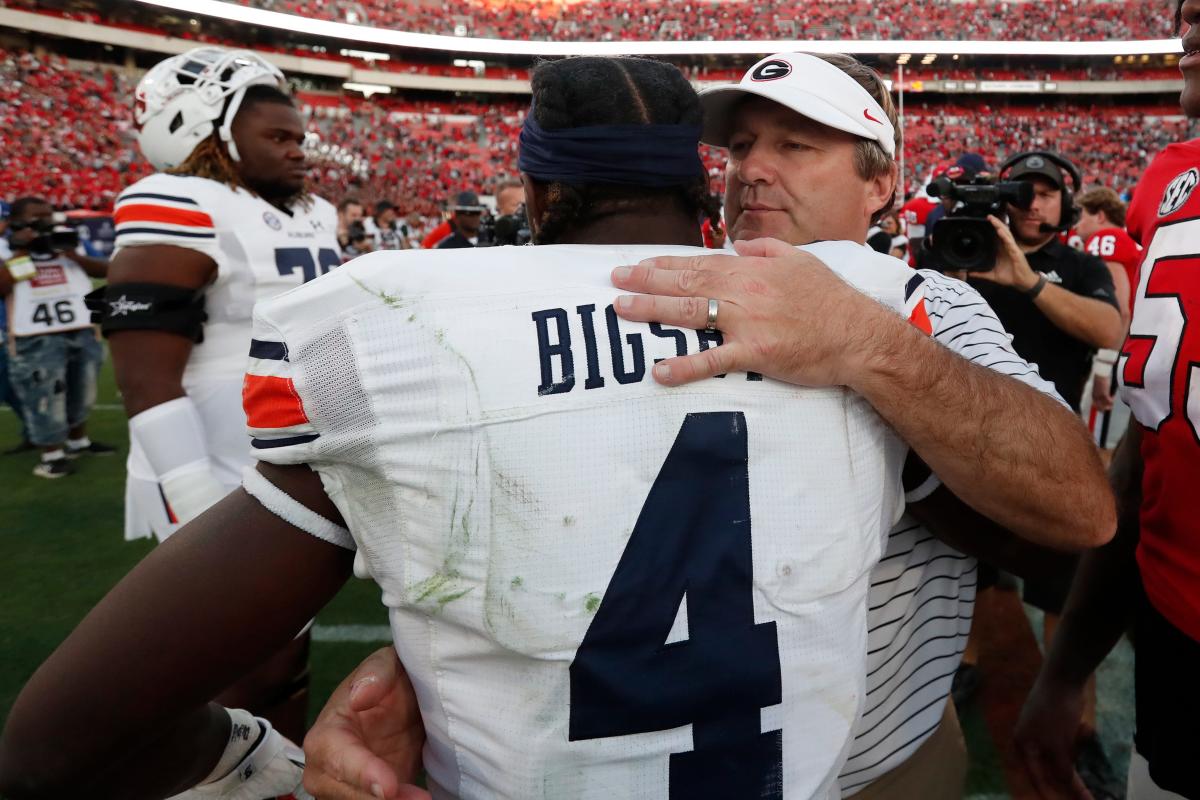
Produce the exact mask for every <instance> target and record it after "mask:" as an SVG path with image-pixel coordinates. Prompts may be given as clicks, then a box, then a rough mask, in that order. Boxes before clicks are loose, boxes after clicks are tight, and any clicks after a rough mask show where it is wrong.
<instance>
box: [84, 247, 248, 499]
mask: <svg viewBox="0 0 1200 800" xmlns="http://www.w3.org/2000/svg"><path fill="white" fill-rule="evenodd" d="M216 272H217V265H216V262H215V261H213V259H212V257H211V256H210V255H208V254H206V253H204V252H201V251H198V250H192V249H188V248H184V247H177V246H173V245H158V244H147V245H139V246H136V247H125V248H122V249H121V250H120V251H119V252H118V253H117V255H116V257H115V258H114V259H113V261H112V264H111V266H110V268H109V279H108V285H107V286H105V287H104V288H103V289H99V290H97V291H96V292H93V293H92V295H90V296H89V301H90V304H91V305H92V306H93V308H98V309H99V310H100V325H101V329H102V330H103V331H104V334H105V336H106V337H107V338H108V342H109V348H110V350H111V351H112V356H113V365H114V370H115V372H116V378H117V386H118V387H119V388H120V390H121V399H122V401H123V402H124V404H125V413H126V414H127V415H128V416H129V432H130V437H131V438H133V439H134V440H135V441H136V442H137V443H138V445H139V447H140V448H141V450H142V452H143V453H144V454H145V455H146V458H147V460H148V461H149V463H150V466H151V467H152V468H153V470H154V473H155V477H156V478H157V479H158V481H159V483H160V485H161V486H162V490H163V494H164V496H165V497H166V500H167V503H168V504H169V506H170V509H171V513H172V514H173V515H174V517H175V519H176V520H178V521H179V522H180V523H186V522H188V521H189V520H191V519H194V518H195V517H196V516H197V515H198V514H200V512H202V511H204V509H206V508H208V507H209V506H210V505H212V504H213V503H215V502H216V501H217V500H219V499H221V498H222V497H224V495H225V493H226V488H225V487H224V486H223V485H222V484H221V483H220V481H218V480H217V478H216V477H215V476H214V475H213V473H212V466H211V464H210V463H209V459H208V444H207V438H206V435H205V431H204V425H203V422H202V420H201V418H200V413H199V411H198V410H197V409H196V407H195V405H194V404H193V403H192V401H191V399H190V398H189V397H188V396H187V393H186V392H185V391H184V389H183V372H184V368H185V367H186V366H187V362H188V357H189V356H190V354H191V352H192V345H193V344H194V343H195V342H197V341H200V340H201V338H202V337H203V323H204V319H205V316H204V305H203V295H202V294H201V289H203V287H204V286H206V285H207V284H208V283H209V282H210V281H211V280H213V278H214V276H215V275H216Z"/></svg>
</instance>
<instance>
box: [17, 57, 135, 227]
mask: <svg viewBox="0 0 1200 800" xmlns="http://www.w3.org/2000/svg"><path fill="white" fill-rule="evenodd" d="M133 87H134V83H133V82H132V81H129V80H127V79H125V78H124V77H123V76H122V75H121V74H120V73H117V72H112V71H108V70H103V69H100V68H98V67H81V68H78V69H76V68H72V67H71V66H69V65H68V63H67V60H66V59H64V58H61V57H57V56H42V57H38V56H35V55H34V54H33V53H30V52H28V51H26V52H22V53H20V54H17V53H12V52H8V51H5V50H0V148H2V152H3V153H4V156H5V157H4V158H3V159H2V160H0V186H3V187H4V193H5V194H6V195H7V196H8V197H10V198H12V197H20V196H21V195H27V194H36V195H41V196H43V197H46V198H47V199H49V200H50V201H51V202H52V203H53V204H54V205H55V206H57V207H60V208H107V207H110V206H111V205H112V199H113V198H114V197H115V196H116V194H117V193H118V192H120V191H121V189H123V188H124V187H126V186H128V185H129V184H130V183H133V182H134V181H135V180H137V179H138V178H140V177H142V176H143V175H145V174H148V173H149V172H151V171H152V170H151V169H150V166H149V165H148V164H147V163H146V162H145V161H143V160H142V158H141V155H140V154H139V153H138V152H137V147H136V144H135V142H134V138H133V107H132V104H131V102H130V98H131V97H132V96H133Z"/></svg>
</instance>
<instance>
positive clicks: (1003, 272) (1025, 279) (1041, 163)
mask: <svg viewBox="0 0 1200 800" xmlns="http://www.w3.org/2000/svg"><path fill="white" fill-rule="evenodd" d="M1004 179H1005V180H1012V181H1028V182H1030V183H1032V184H1033V202H1032V203H1031V204H1030V206H1029V208H1028V209H1020V208H1017V207H1016V206H1013V205H1009V206H1008V216H1009V223H1008V225H1005V224H1004V223H1002V222H1001V221H1000V220H998V219H997V218H995V217H990V218H989V219H990V220H991V223H992V226H993V227H994V228H995V230H996V236H997V239H998V240H999V248H998V250H999V252H998V255H997V258H996V265H995V268H994V269H992V270H990V271H987V272H972V273H970V274H969V276H968V277H969V280H970V283H971V285H973V286H974V287H975V288H976V289H978V290H979V293H980V294H982V295H983V297H984V299H985V300H987V301H988V303H989V305H991V307H992V308H993V309H994V310H995V312H996V316H998V317H999V318H1000V321H1001V322H1002V323H1004V327H1005V329H1006V330H1008V331H1009V332H1010V333H1011V334H1012V335H1013V341H1012V343H1013V349H1015V350H1016V351H1017V353H1018V354H1020V355H1021V356H1022V357H1023V358H1025V359H1026V360H1027V361H1030V362H1033V363H1034V364H1037V366H1038V369H1039V371H1040V372H1041V374H1042V377H1044V378H1046V379H1047V380H1049V381H1052V382H1053V383H1054V386H1055V388H1056V389H1057V390H1058V393H1059V394H1060V395H1062V397H1063V399H1064V400H1066V401H1067V402H1068V403H1069V404H1070V405H1071V408H1073V409H1075V411H1076V412H1078V411H1079V402H1080V397H1081V395H1082V394H1083V385H1084V384H1085V383H1086V382H1087V378H1088V374H1089V372H1090V371H1091V366H1092V356H1093V355H1094V354H1095V352H1096V350H1097V349H1099V348H1106V347H1111V348H1115V347H1119V346H1120V344H1121V338H1122V337H1123V336H1124V326H1123V325H1122V322H1121V312H1120V310H1119V308H1120V307H1119V305H1118V302H1117V296H1116V291H1115V289H1114V287H1113V280H1112V275H1111V274H1110V273H1109V271H1108V267H1106V266H1105V264H1104V262H1103V261H1101V260H1100V259H1099V258H1097V257H1096V256H1093V255H1089V254H1086V253H1081V252H1079V251H1077V250H1074V249H1072V248H1070V247H1068V246H1066V245H1065V244H1063V243H1062V242H1061V241H1059V238H1058V235H1059V233H1060V232H1061V231H1063V230H1066V229H1067V228H1069V227H1070V225H1071V223H1072V222H1073V220H1074V218H1075V211H1074V209H1073V208H1069V207H1067V208H1065V207H1064V203H1063V195H1064V186H1065V183H1064V178H1063V174H1062V171H1061V170H1060V169H1059V167H1058V166H1057V165H1056V164H1054V163H1053V161H1052V160H1050V159H1048V158H1045V157H1044V156H1043V155H1041V154H1038V153H1033V154H1030V155H1028V156H1026V157H1025V158H1023V159H1021V160H1020V161H1018V162H1017V163H1016V164H1014V165H1013V166H1012V168H1011V170H1010V172H1009V173H1008V174H1007V175H1006V176H1004Z"/></svg>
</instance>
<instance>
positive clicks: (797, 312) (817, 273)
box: [612, 239, 907, 386]
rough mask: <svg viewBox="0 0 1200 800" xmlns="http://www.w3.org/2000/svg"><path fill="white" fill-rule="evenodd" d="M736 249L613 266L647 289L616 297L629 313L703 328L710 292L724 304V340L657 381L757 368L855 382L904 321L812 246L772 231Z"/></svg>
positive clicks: (662, 369) (623, 281)
mask: <svg viewBox="0 0 1200 800" xmlns="http://www.w3.org/2000/svg"><path fill="white" fill-rule="evenodd" d="M734 249H735V250H736V251H737V253H738V256H732V255H707V256H686V257H683V256H662V257H659V258H651V259H647V260H646V261H643V262H641V263H640V264H638V265H637V266H634V267H618V268H617V269H615V270H613V274H612V281H613V285H615V286H616V287H617V288H620V289H624V290H627V291H631V292H640V293H642V294H639V295H622V296H621V297H619V298H618V299H617V302H616V303H615V308H616V312H617V315H618V316H620V317H622V318H623V319H627V320H630V321H633V322H660V323H664V324H667V325H675V326H678V327H681V328H692V329H697V330H699V329H703V328H704V327H705V325H706V323H707V319H708V300H709V299H710V298H711V299H715V300H717V301H718V303H719V305H718V314H717V327H718V328H719V329H720V330H721V333H722V335H723V337H724V343H723V344H722V345H721V346H720V347H713V348H709V349H708V350H704V351H702V352H700V353H695V354H692V355H687V356H678V357H676V358H668V359H666V360H664V361H662V362H660V363H659V364H657V365H656V366H655V367H654V379H655V380H657V381H658V382H659V383H662V384H666V385H668V386H678V385H680V384H684V383H691V382H693V381H698V380H702V379H704V378H710V377H712V376H713V375H720V374H722V373H725V372H743V371H753V372H758V373H761V374H763V375H767V376H770V377H772V378H777V379H779V380H781V381H785V382H787V383H792V384H799V385H803V386H843V385H844V386H853V385H854V383H855V380H856V378H858V377H861V376H865V375H866V374H867V372H868V371H869V368H870V364H871V363H872V358H873V354H874V352H875V351H877V350H879V349H880V347H882V345H881V344H880V342H881V341H882V340H884V339H886V338H887V337H888V331H889V330H891V328H889V327H888V326H889V325H907V323H905V322H904V321H903V320H902V319H901V318H900V317H899V316H898V315H896V314H894V313H892V312H891V311H889V310H888V309H886V308H885V307H884V306H882V305H881V304H879V303H877V302H876V301H874V300H872V299H871V298H869V297H867V296H866V295H864V294H862V293H861V292H859V291H858V290H857V289H855V288H854V287H852V286H851V285H850V284H849V283H847V282H846V281H844V280H842V279H841V278H840V277H838V276H837V275H836V274H834V272H833V271H832V270H830V269H829V268H828V267H827V266H825V264H824V263H822V262H821V260H820V259H818V258H817V257H815V256H813V255H812V254H810V253H806V252H803V251H800V250H797V249H796V248H794V247H792V246H790V245H788V244H785V243H783V242H781V241H778V240H775V239H755V240H753V241H748V242H747V241H739V242H735V243H734ZM849 320H853V324H850V323H849V322H848V321H849Z"/></svg>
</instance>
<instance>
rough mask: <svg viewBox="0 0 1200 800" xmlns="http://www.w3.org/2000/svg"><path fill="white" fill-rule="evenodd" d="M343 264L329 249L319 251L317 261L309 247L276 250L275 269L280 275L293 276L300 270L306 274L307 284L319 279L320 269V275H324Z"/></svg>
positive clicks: (323, 248) (305, 280) (324, 248)
mask: <svg viewBox="0 0 1200 800" xmlns="http://www.w3.org/2000/svg"><path fill="white" fill-rule="evenodd" d="M341 263H342V259H341V258H339V257H338V254H337V253H335V252H334V251H333V250H330V249H329V248H328V247H322V248H321V249H320V250H318V251H317V257H316V258H315V259H314V258H313V254H312V250H309V249H308V248H307V247H279V248H276V250H275V268H276V269H278V270H279V274H280V275H291V274H292V273H293V272H295V271H296V270H300V271H301V272H302V273H303V274H304V282H305V283H308V282H309V281H311V280H312V279H313V278H315V277H317V274H318V273H317V269H318V268H320V274H321V275H324V274H325V273H326V272H329V270H331V269H333V268H334V267H337V266H340V265H341Z"/></svg>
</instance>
